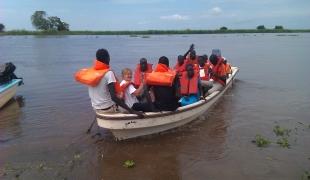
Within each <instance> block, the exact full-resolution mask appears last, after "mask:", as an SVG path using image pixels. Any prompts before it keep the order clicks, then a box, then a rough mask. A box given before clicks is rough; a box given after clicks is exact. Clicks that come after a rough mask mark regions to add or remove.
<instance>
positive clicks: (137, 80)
mask: <svg viewBox="0 0 310 180" xmlns="http://www.w3.org/2000/svg"><path fill="white" fill-rule="evenodd" d="M152 71H153V70H152V64H149V63H147V59H146V58H141V59H140V63H139V64H137V67H136V69H135V74H134V81H133V83H134V85H135V86H136V88H138V87H139V86H140V84H141V82H142V79H144V80H145V78H146V76H147V73H151V72H152Z"/></svg>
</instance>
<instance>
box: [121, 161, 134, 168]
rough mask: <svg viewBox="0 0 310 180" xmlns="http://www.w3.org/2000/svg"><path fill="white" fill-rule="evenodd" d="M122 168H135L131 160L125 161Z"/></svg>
mask: <svg viewBox="0 0 310 180" xmlns="http://www.w3.org/2000/svg"><path fill="white" fill-rule="evenodd" d="M123 166H124V167H126V168H133V167H134V166H135V162H134V161H133V160H126V161H124V163H123Z"/></svg>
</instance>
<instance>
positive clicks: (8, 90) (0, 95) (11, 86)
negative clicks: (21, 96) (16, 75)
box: [0, 79, 22, 108]
mask: <svg viewBox="0 0 310 180" xmlns="http://www.w3.org/2000/svg"><path fill="white" fill-rule="evenodd" d="M21 81H22V80H21V79H13V80H12V81H11V82H9V83H6V84H3V85H1V86H0V108H2V107H3V106H4V105H5V104H6V103H7V102H8V101H9V100H10V99H12V98H13V97H14V96H15V95H16V91H17V87H18V85H19V83H20V82H21Z"/></svg>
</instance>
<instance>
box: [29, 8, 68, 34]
mask: <svg viewBox="0 0 310 180" xmlns="http://www.w3.org/2000/svg"><path fill="white" fill-rule="evenodd" d="M31 23H32V25H33V26H34V27H35V28H36V29H37V30H44V31H49V30H54V31H69V24H68V23H66V22H63V21H61V19H60V18H59V17H57V16H50V17H47V14H46V12H45V11H35V12H34V14H33V15H32V16H31Z"/></svg>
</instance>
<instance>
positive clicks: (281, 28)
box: [220, 25, 284, 31]
mask: <svg viewBox="0 0 310 180" xmlns="http://www.w3.org/2000/svg"><path fill="white" fill-rule="evenodd" d="M256 29H257V30H266V27H265V26H264V25H259V26H257V27H256ZM283 29H284V28H283V26H280V25H276V26H275V27H274V30H283ZM227 30H228V28H227V27H225V26H223V27H221V28H220V31H227Z"/></svg>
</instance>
